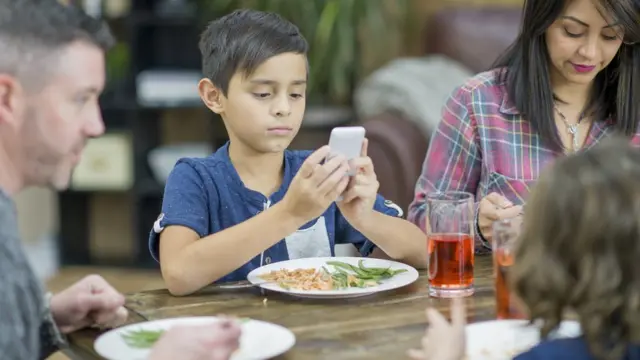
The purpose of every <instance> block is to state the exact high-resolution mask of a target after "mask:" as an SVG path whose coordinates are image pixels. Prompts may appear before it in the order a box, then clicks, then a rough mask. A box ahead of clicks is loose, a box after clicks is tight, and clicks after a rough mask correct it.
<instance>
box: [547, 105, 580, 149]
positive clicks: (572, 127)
mask: <svg viewBox="0 0 640 360" xmlns="http://www.w3.org/2000/svg"><path fill="white" fill-rule="evenodd" d="M553 108H554V109H555V110H556V112H557V113H558V115H559V116H560V118H561V119H562V121H563V122H564V124H565V126H566V127H567V132H568V133H569V135H570V136H571V142H572V149H571V151H574V152H575V151H578V148H580V144H579V143H578V138H579V136H578V135H579V134H578V130H579V128H578V127H579V126H580V122H581V121H582V119H584V112H583V113H581V114H580V117H579V118H578V122H577V123H575V124H570V123H569V121H567V117H566V116H564V114H563V113H562V112H561V111H560V110H559V109H558V106H557V105H556V104H555V103H554V104H553Z"/></svg>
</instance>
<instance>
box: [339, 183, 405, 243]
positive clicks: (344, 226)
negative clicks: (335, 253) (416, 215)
mask: <svg viewBox="0 0 640 360" xmlns="http://www.w3.org/2000/svg"><path fill="white" fill-rule="evenodd" d="M373 209H374V210H375V211H379V212H381V213H383V214H386V215H390V216H394V217H402V216H403V215H404V213H403V211H402V209H401V208H400V207H399V206H398V205H396V204H394V203H393V202H392V201H390V200H385V199H384V198H383V197H382V196H381V195H380V194H378V196H377V197H376V202H375V203H374V205H373ZM336 223H337V224H336V243H337V244H353V245H355V247H356V248H357V249H358V251H359V252H360V254H361V255H362V256H369V255H371V253H372V252H373V250H374V249H375V247H376V246H375V244H374V243H373V242H371V241H370V240H369V239H367V238H366V237H365V236H364V235H362V233H360V232H359V231H358V230H356V229H354V228H353V226H351V224H349V222H348V221H347V219H345V217H344V216H342V214H341V213H340V210H338V212H337V217H336Z"/></svg>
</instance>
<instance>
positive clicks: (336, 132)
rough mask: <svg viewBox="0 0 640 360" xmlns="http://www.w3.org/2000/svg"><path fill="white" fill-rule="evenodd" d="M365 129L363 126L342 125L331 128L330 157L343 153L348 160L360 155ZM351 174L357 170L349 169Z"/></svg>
mask: <svg viewBox="0 0 640 360" xmlns="http://www.w3.org/2000/svg"><path fill="white" fill-rule="evenodd" d="M364 135H365V130H364V128H363V127H362V126H341V127H336V128H333V130H331V137H330V138H329V148H331V152H330V153H329V157H328V159H330V158H332V157H333V156H336V155H342V156H344V157H345V158H347V160H351V159H354V158H357V157H359V156H360V152H361V151H362V143H363V142H364ZM349 175H350V176H353V175H355V170H354V169H351V170H349Z"/></svg>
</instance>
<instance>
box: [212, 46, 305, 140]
mask: <svg viewBox="0 0 640 360" xmlns="http://www.w3.org/2000/svg"><path fill="white" fill-rule="evenodd" d="M306 80H307V58H306V56H305V55H302V54H295V53H283V54H280V55H276V56H274V57H272V58H270V59H268V60H267V61H265V62H264V63H262V64H261V65H260V66H259V67H258V68H257V69H256V70H255V71H254V73H253V74H251V75H250V76H248V77H247V76H245V74H243V73H241V72H237V73H236V74H235V75H234V76H233V77H232V78H231V81H230V82H229V89H228V92H227V96H224V95H223V94H222V92H220V91H218V90H217V89H214V88H211V89H209V91H208V92H207V84H206V83H204V84H203V82H201V84H200V94H201V96H202V97H203V100H205V103H206V104H207V105H208V106H209V108H210V109H211V110H213V111H214V112H216V113H218V114H220V115H221V116H222V118H223V119H224V121H225V125H226V127H227V131H228V132H229V139H230V140H231V141H232V142H234V143H235V144H242V145H243V147H244V148H245V149H246V150H250V151H252V152H255V153H274V152H281V151H283V150H285V149H286V148H287V147H288V146H289V144H290V143H291V141H292V140H293V138H294V137H295V136H296V134H297V133H298V130H299V129H300V124H301V123H302V117H303V115H304V110H305V92H306V82H307V81H306ZM204 82H206V80H204ZM209 84H210V82H209ZM211 87H212V85H211ZM207 100H209V101H207Z"/></svg>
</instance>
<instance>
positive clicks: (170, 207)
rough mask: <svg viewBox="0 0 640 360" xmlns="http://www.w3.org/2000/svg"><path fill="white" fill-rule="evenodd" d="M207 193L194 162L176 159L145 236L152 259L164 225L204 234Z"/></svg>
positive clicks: (207, 225)
mask: <svg viewBox="0 0 640 360" xmlns="http://www.w3.org/2000/svg"><path fill="white" fill-rule="evenodd" d="M210 194H211V192H207V191H206V187H205V182H204V181H203V179H202V177H201V176H200V174H199V173H198V171H196V169H195V168H194V165H193V164H191V163H190V162H188V161H185V160H180V161H178V163H177V164H176V166H175V167H174V169H173V170H172V171H171V174H169V177H168V178H167V182H166V185H165V188H164V198H163V200H162V212H161V213H160V216H159V217H158V219H157V220H156V221H155V222H154V224H153V229H151V233H150V235H149V250H150V252H151V256H153V258H154V259H155V260H156V261H160V246H159V242H160V233H161V232H162V230H164V228H165V227H167V226H171V225H180V226H185V227H188V228H189V229H191V230H193V231H195V232H196V233H198V235H199V236H200V237H204V236H207V235H208V232H209V204H210V203H211V201H212V200H211V199H210Z"/></svg>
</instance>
